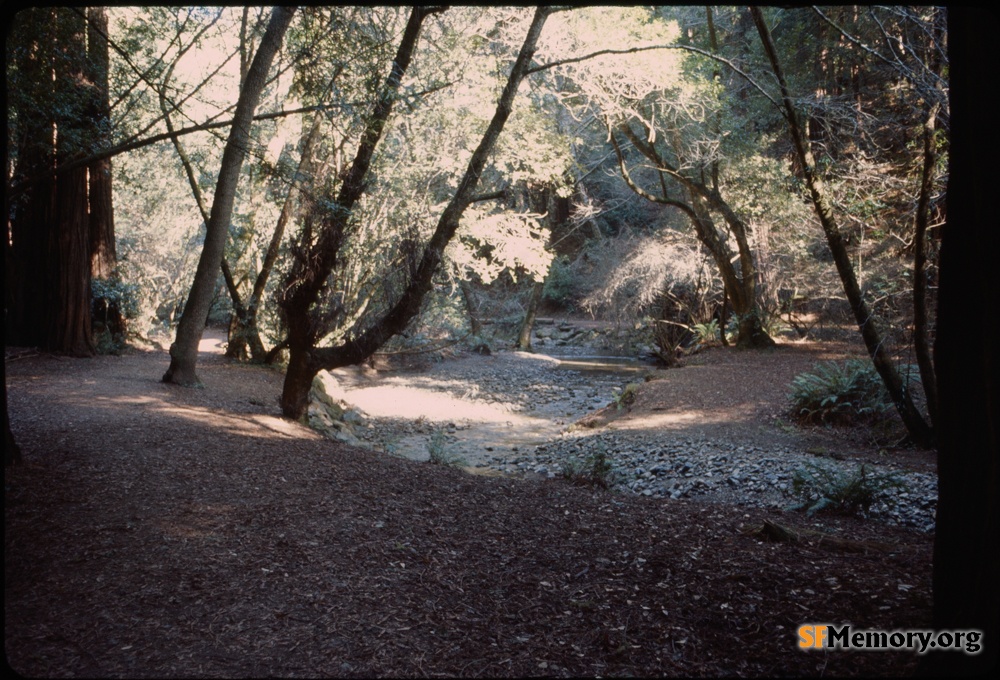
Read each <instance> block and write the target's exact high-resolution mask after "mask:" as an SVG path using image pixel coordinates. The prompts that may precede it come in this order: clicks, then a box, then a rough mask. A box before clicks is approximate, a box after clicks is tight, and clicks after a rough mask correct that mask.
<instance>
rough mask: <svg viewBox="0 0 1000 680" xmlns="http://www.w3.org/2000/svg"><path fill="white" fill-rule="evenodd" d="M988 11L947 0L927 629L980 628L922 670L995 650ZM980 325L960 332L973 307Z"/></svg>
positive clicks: (953, 666) (989, 661)
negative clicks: (970, 644) (985, 74)
mask: <svg viewBox="0 0 1000 680" xmlns="http://www.w3.org/2000/svg"><path fill="white" fill-rule="evenodd" d="M993 24H994V16H993V12H992V11H991V10H989V9H986V8H980V7H957V6H956V7H949V8H948V33H949V39H948V55H949V62H950V66H951V68H950V73H951V82H950V87H951V92H950V95H951V107H950V108H951V116H952V119H951V120H952V124H951V131H952V138H951V153H950V167H949V173H948V175H949V176H948V223H947V224H946V225H945V226H944V228H943V230H942V231H943V235H942V245H941V259H940V262H941V269H940V290H939V296H938V301H939V305H938V317H937V338H936V341H935V346H934V363H935V368H936V373H937V381H938V391H939V396H940V401H939V405H938V427H939V437H938V460H937V464H938V503H937V524H936V531H935V538H934V576H933V584H932V586H933V587H932V590H933V593H934V618H933V624H932V627H933V628H934V629H936V630H968V629H976V630H980V631H983V633H984V635H983V638H982V640H981V641H980V642H981V643H982V645H983V648H982V651H981V652H980V653H979V654H977V655H975V656H972V655H967V654H962V653H960V652H956V651H935V652H931V653H929V654H927V655H926V656H925V657H924V659H923V661H922V663H921V671H922V673H923V674H926V675H929V676H931V677H944V676H947V677H988V676H989V672H990V669H991V668H992V669H996V667H997V662H998V661H1000V654H998V652H1000V644H998V643H1000V583H998V580H997V574H1000V538H998V537H1000V415H998V411H997V408H998V407H997V405H998V404H1000V387H998V385H1000V373H998V368H997V367H998V366H1000V352H998V345H997V337H1000V317H998V316H997V314H996V310H997V309H1000V289H998V286H997V283H996V273H995V272H996V269H995V268H996V254H997V252H1000V232H998V231H997V228H996V198H995V195H996V188H995V186H994V184H993V180H992V177H991V176H990V175H989V174H987V173H984V172H983V168H988V167H991V165H992V164H993V163H995V162H996V142H995V141H994V140H988V139H985V138H984V137H983V136H982V131H983V130H987V129H990V126H991V125H992V124H993V123H994V116H995V114H994V112H993V110H992V109H991V108H990V107H988V106H983V105H982V75H981V70H980V68H981V66H982V64H984V63H987V61H988V60H989V59H990V58H992V56H993V53H994V52H995V49H996V48H995V46H994V45H993V44H992V32H991V27H992V26H993ZM974 315H979V318H981V320H982V323H983V327H982V328H981V329H980V332H976V333H969V332H968V330H967V328H968V326H967V324H968V320H969V318H970V317H971V316H974Z"/></svg>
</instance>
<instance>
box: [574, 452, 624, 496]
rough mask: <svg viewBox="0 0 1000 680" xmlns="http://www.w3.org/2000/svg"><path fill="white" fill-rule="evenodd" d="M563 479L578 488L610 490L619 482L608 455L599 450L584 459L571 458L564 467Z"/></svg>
mask: <svg viewBox="0 0 1000 680" xmlns="http://www.w3.org/2000/svg"><path fill="white" fill-rule="evenodd" d="M561 476H562V477H563V479H565V480H567V481H569V482H571V483H573V484H576V485H578V486H590V487H600V488H602V489H610V488H611V487H612V486H614V485H615V483H616V481H617V475H616V474H615V470H614V467H613V466H612V464H611V459H610V458H609V457H608V454H607V453H606V452H605V451H603V450H599V451H596V452H594V453H592V454H591V455H589V456H587V457H586V458H584V459H582V460H581V459H579V458H570V459H568V460H567V461H566V462H565V463H563V466H562V472H561Z"/></svg>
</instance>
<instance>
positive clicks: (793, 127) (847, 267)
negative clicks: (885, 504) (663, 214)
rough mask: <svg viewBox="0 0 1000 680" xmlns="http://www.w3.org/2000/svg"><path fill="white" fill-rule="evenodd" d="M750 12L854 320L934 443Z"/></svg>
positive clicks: (761, 25) (900, 402)
mask: <svg viewBox="0 0 1000 680" xmlns="http://www.w3.org/2000/svg"><path fill="white" fill-rule="evenodd" d="M750 12H751V13H752V15H753V20H754V23H755V24H756V26H757V31H758V33H759V34H760V38H761V42H762V43H763V44H764V51H765V52H766V54H767V57H768V60H769V61H770V64H771V68H772V70H773V71H774V75H775V78H776V79H777V81H778V85H779V87H780V88H781V98H782V103H783V105H784V109H785V118H786V119H787V120H788V126H789V130H790V132H791V135H792V143H793V144H794V146H795V153H796V156H797V157H798V159H799V162H800V163H801V164H802V169H803V173H804V175H805V180H806V186H807V187H808V189H809V196H810V198H811V199H812V203H813V207H814V208H815V209H816V215H817V216H818V217H819V221H820V224H821V225H822V227H823V233H824V234H825V235H826V241H827V244H829V246H830V251H831V252H832V253H833V261H834V263H835V264H836V266H837V273H838V274H839V275H840V280H841V282H842V283H843V285H844V293H845V294H846V295H847V300H848V303H849V304H850V305H851V310H852V311H853V312H854V319H855V321H857V324H858V328H859V329H860V330H861V337H862V338H863V339H864V341H865V347H867V348H868V353H869V355H870V356H871V358H872V363H873V364H874V366H875V370H876V371H878V374H879V375H880V376H881V377H882V382H883V383H885V386H886V389H887V390H888V392H889V396H890V398H891V399H892V402H893V404H894V405H895V407H896V411H897V412H898V413H899V415H900V418H902V420H903V424H904V425H905V426H906V430H907V432H909V434H910V437H911V438H912V439H913V441H914V442H915V443H916V444H917V445H918V446H925V447H926V446H930V445H931V444H932V442H933V432H932V431H931V429H930V427H928V425H927V423H926V422H925V421H924V419H923V416H921V415H920V412H919V411H917V408H916V406H915V405H914V403H913V398H912V395H911V394H910V392H909V390H907V388H906V386H905V385H904V384H903V380H902V378H900V376H899V372H898V371H897V370H896V367H895V366H894V365H893V363H892V359H891V357H890V356H889V352H888V351H887V350H886V347H885V340H884V338H883V337H882V333H881V332H880V331H879V329H878V328H877V327H876V325H875V320H874V318H873V317H872V314H871V311H870V310H869V309H868V305H867V304H866V303H865V300H864V297H863V296H862V295H861V288H860V287H859V286H858V280H857V277H856V276H855V275H854V267H853V265H852V264H851V259H850V256H849V255H848V253H847V247H846V246H845V245H844V239H843V236H842V235H841V233H840V228H839V227H838V226H837V222H836V220H835V219H834V216H833V208H832V207H831V206H830V202H829V199H828V198H827V195H826V188H825V186H824V183H823V180H822V178H821V177H820V176H819V174H818V173H817V172H816V164H815V160H814V159H813V155H812V150H811V149H810V147H809V145H808V142H807V140H806V139H805V137H804V136H803V135H802V131H801V129H800V127H799V123H798V117H797V116H796V113H795V106H794V105H793V103H792V99H791V96H790V95H789V92H788V86H787V84H786V82H785V78H784V75H783V72H782V69H781V65H780V63H779V62H778V54H777V52H776V51H775V48H774V43H773V42H772V40H771V32H770V30H769V29H768V28H767V24H766V22H765V21H764V16H763V14H762V13H761V11H760V8H759V7H756V6H754V7H751V8H750Z"/></svg>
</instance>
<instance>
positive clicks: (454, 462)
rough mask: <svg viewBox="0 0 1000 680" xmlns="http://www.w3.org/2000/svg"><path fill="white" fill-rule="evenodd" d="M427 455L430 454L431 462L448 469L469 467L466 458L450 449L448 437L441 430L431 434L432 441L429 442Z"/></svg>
mask: <svg viewBox="0 0 1000 680" xmlns="http://www.w3.org/2000/svg"><path fill="white" fill-rule="evenodd" d="M427 453H428V454H430V457H431V458H430V461H431V462H432V463H434V464H435V465H444V466H446V467H462V466H464V465H468V462H467V461H466V460H465V458H463V457H462V456H460V455H459V454H457V453H455V452H454V451H452V450H451V449H450V446H449V444H448V435H447V434H446V433H445V431H444V430H441V429H437V430H434V432H432V433H431V436H430V439H428V440H427Z"/></svg>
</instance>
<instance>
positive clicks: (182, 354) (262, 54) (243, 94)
mask: <svg viewBox="0 0 1000 680" xmlns="http://www.w3.org/2000/svg"><path fill="white" fill-rule="evenodd" d="M294 13H295V8H294V7H291V8H288V7H276V8H275V9H274V10H273V11H272V13H271V19H270V22H269V23H268V26H267V31H266V32H265V33H264V37H263V38H262V39H261V43H260V47H259V48H258V50H257V54H256V55H255V56H254V59H253V63H252V64H251V66H250V72H249V73H248V74H247V79H246V82H245V83H244V86H243V88H242V89H241V91H240V97H239V101H238V102H237V104H236V114H235V116H234V117H233V126H232V128H231V129H230V131H229V139H228V141H227V142H226V148H225V151H223V154H222V164H221V168H220V169H219V178H218V181H217V182H216V187H215V197H214V199H213V201H212V213H211V216H210V218H209V222H208V225H207V228H206V234H205V245H204V247H203V249H202V252H201V259H200V260H199V261H198V269H197V271H196V272H195V276H194V282H193V283H192V284H191V292H190V293H189V295H188V299H187V303H186V304H185V305H184V313H183V314H182V316H181V321H180V324H179V325H178V327H177V339H176V340H175V341H174V343H173V344H172V345H171V346H170V367H169V368H168V369H167V372H166V373H165V374H164V376H163V382H172V383H176V384H178V385H186V386H195V385H200V384H201V381H200V380H199V379H198V375H197V373H196V372H195V367H196V364H197V362H198V345H199V343H200V342H201V336H202V334H203V333H204V330H205V322H206V321H207V320H208V312H209V309H210V308H211V305H212V298H213V296H214V294H215V283H216V279H217V278H218V275H219V267H220V262H221V261H222V254H223V250H224V249H225V245H226V234H227V233H228V232H229V222H230V220H231V218H232V214H233V203H234V201H235V199H236V185H237V183H238V182H239V178H240V170H241V169H242V167H243V158H244V156H245V155H246V147H247V142H248V141H249V139H250V123H251V121H252V119H253V113H254V110H255V109H256V108H257V103H258V102H259V101H260V96H261V93H262V92H263V90H264V85H265V84H266V82H267V74H268V71H269V70H270V68H271V62H272V61H273V60H274V56H275V54H277V52H278V49H279V48H280V47H281V41H282V38H283V37H284V34H285V30H286V29H287V28H288V25H289V24H290V23H291V20H292V16H293V14H294Z"/></svg>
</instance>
